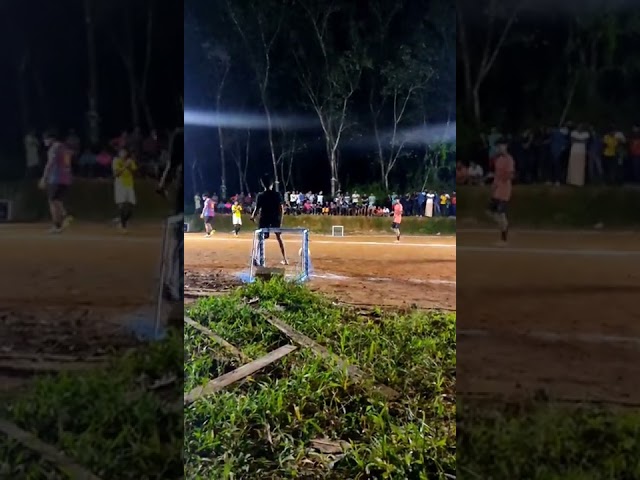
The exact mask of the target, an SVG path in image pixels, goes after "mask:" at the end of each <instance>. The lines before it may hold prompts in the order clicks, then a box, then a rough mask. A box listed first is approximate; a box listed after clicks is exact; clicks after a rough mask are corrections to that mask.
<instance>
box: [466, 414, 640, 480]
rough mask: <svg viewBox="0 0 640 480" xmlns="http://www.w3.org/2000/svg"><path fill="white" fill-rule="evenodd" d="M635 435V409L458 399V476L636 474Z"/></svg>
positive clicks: (507, 478)
mask: <svg viewBox="0 0 640 480" xmlns="http://www.w3.org/2000/svg"><path fill="white" fill-rule="evenodd" d="M639 438H640V413H638V412H637V411H612V410H605V409H599V408H598V409H596V408H592V407H586V406H585V407H573V406H572V407H568V406H559V405H554V404H551V403H549V402H538V401H536V402H534V401H531V402H528V403H524V404H517V405H513V404H512V405H507V404H505V405H500V406H495V405H491V404H487V403H485V402H483V403H477V402H473V401H465V402H460V403H459V405H458V468H459V473H460V474H459V476H458V478H459V479H477V478H482V479H486V480H489V479H492V480H503V479H504V480H512V479H514V478H526V479H531V480H556V479H557V480H560V479H563V480H564V479H569V480H596V479H598V480H599V479H616V480H632V479H637V478H640V442H639V441H638V439H639Z"/></svg>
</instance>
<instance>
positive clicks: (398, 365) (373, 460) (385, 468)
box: [185, 281, 456, 480]
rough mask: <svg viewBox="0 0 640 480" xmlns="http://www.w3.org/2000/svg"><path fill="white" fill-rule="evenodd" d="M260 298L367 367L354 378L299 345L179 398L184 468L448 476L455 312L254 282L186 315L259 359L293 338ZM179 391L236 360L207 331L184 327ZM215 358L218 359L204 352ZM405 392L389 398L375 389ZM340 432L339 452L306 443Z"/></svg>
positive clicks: (234, 473)
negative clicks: (393, 309) (347, 304)
mask: <svg viewBox="0 0 640 480" xmlns="http://www.w3.org/2000/svg"><path fill="white" fill-rule="evenodd" d="M255 297H258V298H260V302H259V304H260V307H261V308H262V309H265V310H266V311H269V312H272V313H273V314H275V315H276V316H277V317H278V318H280V319H281V320H283V321H285V322H286V323H288V324H289V325H291V326H292V327H294V328H295V329H297V330H298V331H300V332H301V333H304V334H305V335H307V336H309V337H311V338H313V339H314V340H316V341H317V342H319V343H320V344H322V345H324V346H326V347H327V348H328V349H329V350H330V351H332V352H333V353H335V354H338V355H339V356H341V357H342V358H344V359H346V360H348V361H349V362H350V363H352V364H355V365H357V366H359V367H360V368H362V369H363V370H364V371H365V372H367V373H368V375H369V376H370V379H369V380H367V381H365V382H364V383H357V382H355V381H354V380H352V379H350V378H349V377H348V376H347V374H346V372H345V371H343V369H342V368H340V367H338V366H337V365H335V364H334V363H333V362H332V361H328V360H324V359H318V358H316V357H315V356H314V355H313V353H312V352H310V351H309V350H307V349H301V350H298V351H296V352H293V353H291V354H290V355H288V356H286V357H285V358H283V359H282V360H280V361H278V362H276V363H275V364H273V365H271V366H270V367H267V368H266V369H265V370H264V371H262V372H260V373H258V374H257V375H255V376H254V377H252V378H251V379H250V380H248V381H245V382H241V383H239V384H236V385H233V386H231V387H229V388H228V389H226V390H225V391H223V392H221V393H218V394H215V395H213V396H211V397H208V398H205V399H201V400H198V401H196V403H194V404H193V405H191V406H189V407H188V408H186V409H185V429H186V431H185V461H186V470H185V472H186V475H187V478H190V479H205V478H216V479H232V478H243V479H283V478H328V479H336V480H338V479H346V478H353V479H360V478H362V479H364V478H371V479H373V478H389V479H395V478H415V479H426V478H447V477H446V475H447V474H448V475H453V474H455V449H456V446H455V445H456V440H455V438H456V428H455V415H456V409H455V397H454V392H455V368H456V365H455V348H456V344H455V336H456V331H455V315H451V314H443V313H426V312H419V311H406V312H401V313H384V312H381V311H377V310H374V311H373V312H369V313H368V314H367V315H359V314H358V313H357V312H356V311H352V310H347V309H344V308H340V307H337V306H335V305H333V304H332V303H331V302H329V301H328V300H325V299H323V298H322V297H320V296H318V295H316V294H314V293H311V292H310V291H308V290H307V289H306V288H304V287H302V286H295V285H291V284H287V283H284V282H281V281H273V282H269V283H266V284H264V283H256V284H253V285H250V286H247V287H244V288H242V289H240V290H238V291H237V292H235V293H234V294H232V295H230V296H227V297H216V298H211V299H207V300H202V301H200V302H199V303H197V304H196V305H195V306H193V307H192V308H190V309H189V311H188V314H189V315H190V316H191V317H192V318H193V319H194V320H196V321H198V322H200V323H201V324H203V325H206V326H208V327H209V328H210V329H212V330H214V331H215V332H216V333H218V334H219V335H221V336H223V337H224V338H225V339H226V340H228V341H229V342H231V343H232V344H233V345H235V346H236V347H238V348H239V349H240V350H241V351H242V352H243V353H244V354H246V355H247V356H249V357H250V358H252V359H256V358H258V357H260V356H262V355H264V354H266V353H267V352H269V351H272V350H273V349H275V348H277V347H279V346H282V345H284V344H287V343H289V341H288V339H287V338H285V337H284V335H282V334H281V333H280V332H279V331H278V330H277V329H275V328H274V327H273V326H271V325H270V324H269V323H267V322H266V320H265V319H264V317H263V316H262V314H258V313H256V312H255V310H254V309H253V308H252V307H251V306H248V305H247V300H248V299H250V298H255ZM185 350H186V355H187V358H188V360H187V362H186V364H185V392H187V391H189V390H190V389H192V388H194V387H196V386H198V385H202V384H204V383H206V382H207V381H208V380H210V379H212V378H215V377H216V376H217V374H218V373H221V372H225V371H228V370H229V369H232V368H236V367H237V366H239V364H240V363H239V362H238V361H237V360H232V359H229V358H228V355H226V354H224V353H222V352H221V351H220V349H219V348H217V347H215V346H214V345H213V344H212V341H211V340H207V339H206V338H205V337H204V335H203V334H201V333H199V332H197V331H195V330H193V329H191V328H186V330H185ZM212 357H213V358H215V360H212ZM374 384H385V385H387V386H389V387H392V388H394V389H395V390H397V391H399V392H400V393H401V396H400V398H398V399H397V400H394V401H390V402H388V401H385V399H384V398H382V397H381V396H380V395H379V394H378V393H375V392H374V391H373V389H372V387H373V385H374ZM322 437H328V438H330V439H333V440H335V441H343V442H347V443H346V444H348V445H349V446H348V447H347V448H346V450H345V454H344V456H343V455H340V456H335V455H333V456H332V455H329V454H322V453H320V452H318V451H313V450H310V447H311V444H312V440H314V439H317V438H322Z"/></svg>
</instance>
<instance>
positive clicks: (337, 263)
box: [185, 233, 456, 309]
mask: <svg viewBox="0 0 640 480" xmlns="http://www.w3.org/2000/svg"><path fill="white" fill-rule="evenodd" d="M283 239H285V246H286V249H287V255H288V258H289V261H290V264H291V265H290V267H288V271H293V272H294V273H295V269H296V268H297V266H298V264H299V263H300V262H299V257H298V251H299V249H300V247H301V245H302V239H301V236H299V235H296V234H287V235H283ZM394 240H395V238H394V237H393V236H392V235H378V236H347V237H342V238H339V237H330V236H320V235H313V234H312V235H311V238H310V244H309V250H310V252H311V262H312V267H313V276H312V278H311V280H310V282H309V286H310V287H311V288H312V289H314V290H317V291H320V292H323V293H326V294H329V295H330V296H332V297H334V298H337V299H339V300H341V301H343V302H349V303H354V304H366V305H380V306H411V305H415V306H417V307H419V308H437V307H439V308H446V309H455V305H456V248H455V237H404V238H403V239H402V241H401V242H400V243H395V241H394ZM252 241H253V237H252V235H251V234H250V233H246V234H243V235H241V236H239V237H237V238H236V237H234V236H233V235H231V234H226V233H216V234H214V236H213V237H211V238H204V236H203V235H202V234H195V233H193V234H186V235H185V272H186V275H187V277H186V278H187V279H188V280H189V279H190V278H194V275H193V274H207V275H210V276H216V275H217V276H219V275H220V274H223V275H225V276H228V277H229V278H237V276H238V274H239V273H241V272H243V271H247V270H248V266H249V259H250V256H251V248H252ZM266 258H267V266H274V267H277V266H279V261H280V260H281V257H280V254H279V248H278V244H277V242H276V240H275V239H269V240H268V241H267V250H266ZM199 277H200V278H201V277H202V275H199ZM192 283H193V282H192ZM197 286H198V285H189V281H187V283H186V285H185V289H186V288H188V287H197Z"/></svg>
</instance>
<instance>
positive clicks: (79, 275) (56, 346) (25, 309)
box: [0, 224, 162, 387]
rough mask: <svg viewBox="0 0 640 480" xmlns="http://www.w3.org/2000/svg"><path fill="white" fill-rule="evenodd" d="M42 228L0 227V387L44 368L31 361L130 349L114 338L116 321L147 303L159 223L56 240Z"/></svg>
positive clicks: (78, 228)
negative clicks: (118, 348) (151, 225)
mask: <svg viewBox="0 0 640 480" xmlns="http://www.w3.org/2000/svg"><path fill="white" fill-rule="evenodd" d="M46 230H47V225H2V226H0V251H1V252H2V274H1V275H0V338H1V339H2V341H1V342H0V344H1V349H0V383H1V384H2V385H3V387H6V386H8V385H10V384H12V383H15V382H20V381H21V380H22V379H23V377H24V375H23V374H25V373H28V372H29V371H31V370H34V371H41V370H43V369H46V365H43V364H42V363H41V362H39V364H38V365H35V364H34V362H32V361H35V360H38V357H44V356H47V355H48V356H51V358H53V357H56V356H60V355H69V354H72V355H73V356H77V357H83V358H86V357H90V356H93V355H100V354H102V353H104V351H106V350H107V349H109V348H112V347H114V346H121V345H123V344H125V343H129V344H130V343H131V342H130V341H127V340H126V339H125V338H123V336H122V334H118V333H116V332H117V331H120V328H121V325H119V322H120V321H121V320H122V319H124V318H130V317H131V316H132V315H134V314H135V315H140V312H147V311H148V312H152V311H153V307H154V306H155V302H154V299H155V297H156V291H157V290H156V288H157V277H158V271H159V263H158V262H159V258H160V252H161V240H162V238H161V228H160V226H157V227H155V226H154V227H148V226H140V227H138V228H136V227H135V226H134V227H133V228H132V230H131V232H130V233H129V234H128V235H126V236H124V235H121V234H119V233H118V232H117V231H116V230H115V229H114V227H113V226H112V225H82V224H74V225H72V226H71V227H70V228H69V229H68V230H67V231H65V232H63V233H62V234H61V235H49V234H48V233H47V232H46ZM125 265H126V267H125ZM122 321H124V320H122ZM56 358H57V357H56ZM26 359H27V360H26ZM28 359H30V360H28ZM65 365H67V366H68V367H69V368H70V369H73V368H75V367H74V366H73V365H72V364H71V363H69V364H65ZM50 366H51V369H52V370H56V369H57V368H58V367H60V368H61V369H64V368H65V367H64V366H60V365H58V364H56V365H55V368H54V366H52V365H50Z"/></svg>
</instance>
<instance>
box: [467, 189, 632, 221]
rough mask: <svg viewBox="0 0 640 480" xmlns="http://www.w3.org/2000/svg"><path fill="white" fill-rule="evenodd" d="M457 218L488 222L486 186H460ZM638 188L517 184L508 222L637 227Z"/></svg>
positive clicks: (510, 205)
mask: <svg viewBox="0 0 640 480" xmlns="http://www.w3.org/2000/svg"><path fill="white" fill-rule="evenodd" d="M457 194H458V198H460V203H459V204H458V211H457V213H458V219H459V220H460V221H461V222H463V224H464V223H465V222H473V223H477V224H486V223H489V222H490V219H489V218H488V217H487V215H486V213H485V211H486V209H487V206H488V204H489V197H490V189H489V188H488V187H469V186H464V187H460V188H459V189H458V191H457ZM638 209H640V189H637V188H628V187H620V186H615V187H606V186H603V187H598V186H587V187H581V188H571V187H553V186H545V185H518V186H515V187H514V189H513V197H512V200H511V202H510V203H509V217H510V223H512V224H513V225H516V224H517V225H521V226H528V227H548V228H554V227H559V228H593V227H594V225H596V224H597V223H599V222H603V223H604V227H605V228H624V227H637V226H639V225H640V222H639V221H638V214H637V212H638Z"/></svg>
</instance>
